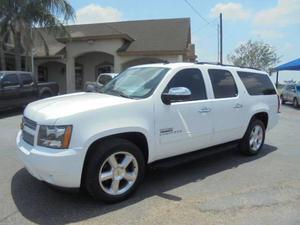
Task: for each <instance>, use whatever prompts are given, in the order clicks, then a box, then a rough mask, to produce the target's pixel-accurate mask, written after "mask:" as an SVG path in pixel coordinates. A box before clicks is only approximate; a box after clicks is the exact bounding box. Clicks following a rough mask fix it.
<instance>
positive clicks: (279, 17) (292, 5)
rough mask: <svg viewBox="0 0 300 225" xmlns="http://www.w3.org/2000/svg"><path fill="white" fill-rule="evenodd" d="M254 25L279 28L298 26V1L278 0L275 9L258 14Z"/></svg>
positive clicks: (299, 2)
mask: <svg viewBox="0 0 300 225" xmlns="http://www.w3.org/2000/svg"><path fill="white" fill-rule="evenodd" d="M254 24H255V25H257V26H280V27H286V26H288V25H292V24H300V0H278V3H277V5H276V6H275V7H273V8H270V9H266V10H262V11H260V12H258V13H257V14H256V15H255V17H254Z"/></svg>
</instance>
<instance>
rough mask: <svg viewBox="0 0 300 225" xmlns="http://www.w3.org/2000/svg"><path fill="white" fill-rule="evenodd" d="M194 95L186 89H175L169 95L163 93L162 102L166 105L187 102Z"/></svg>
mask: <svg viewBox="0 0 300 225" xmlns="http://www.w3.org/2000/svg"><path fill="white" fill-rule="evenodd" d="M191 96H192V93H191V91H190V90H189V89H188V88H186V87H173V88H171V89H170V90H169V92H168V93H162V95H161V100H162V102H163V103H164V104H166V105H170V104H171V103H172V102H180V101H187V100H189V99H190V98H191Z"/></svg>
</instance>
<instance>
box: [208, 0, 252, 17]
mask: <svg viewBox="0 0 300 225" xmlns="http://www.w3.org/2000/svg"><path fill="white" fill-rule="evenodd" d="M210 13H211V16H212V17H217V16H219V14H220V13H223V17H224V20H229V21H238V20H247V19H249V17H250V15H251V13H250V11H249V10H247V9H244V8H243V6H242V5H241V4H239V3H233V2H228V3H218V4H216V5H215V6H214V7H213V8H212V9H211V11H210Z"/></svg>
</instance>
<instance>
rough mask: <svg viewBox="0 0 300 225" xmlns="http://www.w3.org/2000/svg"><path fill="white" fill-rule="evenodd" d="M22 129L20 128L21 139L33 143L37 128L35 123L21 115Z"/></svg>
mask: <svg viewBox="0 0 300 225" xmlns="http://www.w3.org/2000/svg"><path fill="white" fill-rule="evenodd" d="M22 123H23V129H22V138H23V140H24V141H25V142H26V143H28V144H30V145H32V146H33V145H34V136H35V133H36V129H37V123H36V122H35V121H33V120H31V119H28V118H27V117H25V116H24V117H23V122H22Z"/></svg>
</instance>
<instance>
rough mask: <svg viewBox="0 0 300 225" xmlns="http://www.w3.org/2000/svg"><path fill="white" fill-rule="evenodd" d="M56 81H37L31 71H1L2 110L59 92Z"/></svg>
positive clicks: (0, 104) (0, 101)
mask: <svg viewBox="0 0 300 225" xmlns="http://www.w3.org/2000/svg"><path fill="white" fill-rule="evenodd" d="M58 90H59V87H58V84H57V83H56V82H47V83H37V82H36V81H35V79H34V78H33V76H32V74H31V73H30V72H24V71H0V110H5V109H8V108H14V107H20V106H25V105H27V104H28V103H30V102H33V101H36V100H38V99H40V98H47V97H51V96H54V95H57V94H58Z"/></svg>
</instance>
